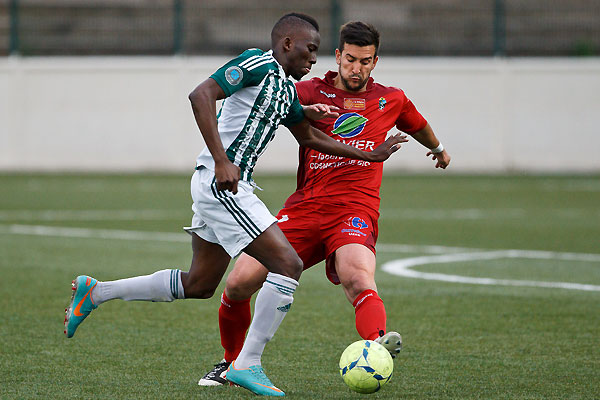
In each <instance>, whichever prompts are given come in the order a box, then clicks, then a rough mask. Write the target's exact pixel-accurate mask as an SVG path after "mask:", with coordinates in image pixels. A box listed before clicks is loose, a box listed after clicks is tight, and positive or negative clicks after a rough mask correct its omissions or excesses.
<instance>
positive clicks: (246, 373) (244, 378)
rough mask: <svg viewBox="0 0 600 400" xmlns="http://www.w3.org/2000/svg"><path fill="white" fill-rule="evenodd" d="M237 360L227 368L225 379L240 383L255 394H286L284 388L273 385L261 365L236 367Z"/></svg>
mask: <svg viewBox="0 0 600 400" xmlns="http://www.w3.org/2000/svg"><path fill="white" fill-rule="evenodd" d="M234 364H235V361H234V362H232V363H231V365H230V366H229V368H228V369H227V373H226V375H225V379H227V380H228V381H229V382H232V383H235V384H236V385H240V386H242V387H244V388H246V389H248V390H249V391H251V392H252V393H254V394H258V395H262V396H285V393H284V392H283V390H281V389H278V388H276V387H275V386H273V384H272V383H271V381H270V380H269V378H267V375H265V371H264V370H263V368H262V367H261V366H260V365H252V366H250V368H248V369H235V365H234Z"/></svg>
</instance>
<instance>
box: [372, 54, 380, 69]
mask: <svg viewBox="0 0 600 400" xmlns="http://www.w3.org/2000/svg"><path fill="white" fill-rule="evenodd" d="M377 61H379V56H375V58H374V59H373V68H375V66H376V65H377Z"/></svg>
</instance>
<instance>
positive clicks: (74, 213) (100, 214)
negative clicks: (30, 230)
mask: <svg viewBox="0 0 600 400" xmlns="http://www.w3.org/2000/svg"><path fill="white" fill-rule="evenodd" d="M274 212H277V210H274ZM381 215H382V218H387V219H402V220H407V219H408V220H425V221H427V220H490V219H507V218H509V219H518V218H523V217H526V216H527V211H526V210H524V209H520V208H492V209H480V208H465V209H455V210H436V209H417V208H405V209H390V208H384V209H381ZM553 215H554V216H555V217H561V218H569V219H572V218H586V219H589V218H598V217H600V210H599V211H597V212H590V211H587V210H582V209H577V208H567V209H558V210H555V211H553ZM190 216H191V211H190V212H188V210H168V209H117V210H98V209H93V210H0V221H17V220H18V221H31V222H34V223H35V222H44V221H105V220H106V221H134V220H142V221H160V220H166V219H172V218H189V217H190Z"/></svg>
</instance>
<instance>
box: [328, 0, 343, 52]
mask: <svg viewBox="0 0 600 400" xmlns="http://www.w3.org/2000/svg"><path fill="white" fill-rule="evenodd" d="M330 4H331V51H332V52H333V51H334V50H335V49H337V47H338V44H339V43H338V41H339V39H340V25H342V6H341V5H340V2H339V0H331V2H330Z"/></svg>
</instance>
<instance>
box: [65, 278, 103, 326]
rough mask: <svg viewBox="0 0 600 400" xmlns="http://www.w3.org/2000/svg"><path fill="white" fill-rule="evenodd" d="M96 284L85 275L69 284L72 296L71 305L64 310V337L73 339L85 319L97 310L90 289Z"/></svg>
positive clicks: (95, 281) (94, 280)
mask: <svg viewBox="0 0 600 400" xmlns="http://www.w3.org/2000/svg"><path fill="white" fill-rule="evenodd" d="M97 283H98V281H97V280H96V279H94V278H92V277H91V276H86V275H80V276H78V277H77V278H75V280H74V281H73V282H71V289H72V290H73V296H72V297H71V304H70V305H69V307H68V308H65V335H67V337H68V338H70V337H73V335H74V334H75V331H76V330H77V327H78V326H79V324H81V323H82V322H83V320H84V319H85V317H87V316H88V315H89V314H90V313H91V312H92V310H94V309H96V308H98V306H97V305H95V304H94V302H93V301H92V289H94V287H96V284H97Z"/></svg>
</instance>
